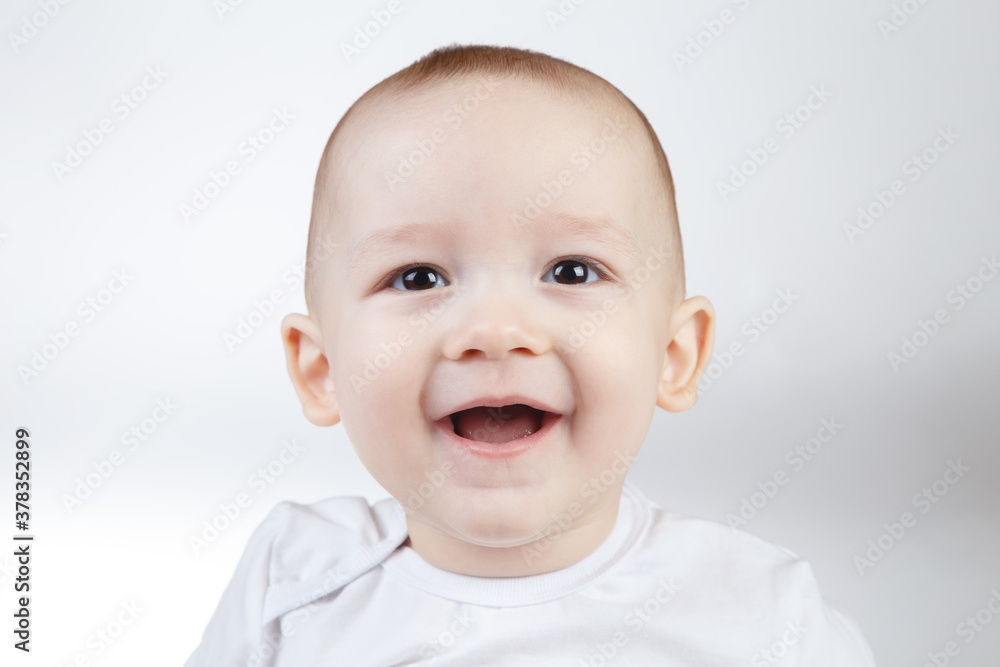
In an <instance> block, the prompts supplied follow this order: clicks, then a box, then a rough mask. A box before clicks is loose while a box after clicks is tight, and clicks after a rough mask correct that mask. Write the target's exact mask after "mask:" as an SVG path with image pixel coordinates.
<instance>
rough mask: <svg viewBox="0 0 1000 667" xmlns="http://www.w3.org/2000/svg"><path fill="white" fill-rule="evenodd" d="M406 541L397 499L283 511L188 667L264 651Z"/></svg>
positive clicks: (249, 554)
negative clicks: (282, 623) (297, 619)
mask: <svg viewBox="0 0 1000 667" xmlns="http://www.w3.org/2000/svg"><path fill="white" fill-rule="evenodd" d="M405 539H406V519H405V515H404V513H403V508H402V506H401V505H399V503H398V501H396V500H395V499H392V498H387V499H385V500H381V501H378V502H376V503H375V504H374V505H369V504H368V502H367V500H365V499H364V498H362V497H353V496H350V497H338V498H328V499H326V500H322V501H319V502H316V503H312V504H308V505H303V504H300V503H294V502H281V503H278V504H277V505H276V506H275V507H274V508H272V509H271V511H270V512H269V513H268V515H267V516H266V517H265V518H264V520H263V521H261V523H260V524H259V525H258V526H257V528H256V529H255V530H254V531H253V534H252V535H251V536H250V539H249V540H248V541H247V545H246V548H245V549H244V551H243V555H242V556H241V557H240V561H239V563H238V564H237V565H236V571H235V572H234V573H233V576H232V578H231V579H230V581H229V585H228V586H227V587H226V590H225V591H224V592H223V595H222V599H221V600H220V601H219V604H218V606H217V607H216V610H215V613H214V614H213V616H212V619H211V620H210V621H209V624H208V626H207V627H206V629H205V632H204V634H203V636H202V640H201V644H200V645H199V646H198V648H197V649H196V651H195V653H194V654H193V655H192V656H191V658H190V659H189V661H188V663H187V665H188V667H201V665H217V664H230V663H231V662H232V660H233V659H234V658H235V657H236V656H240V655H245V654H246V652H247V651H255V650H258V649H259V648H260V647H261V646H263V645H264V644H266V642H267V641H270V639H269V634H268V633H270V634H272V635H273V633H275V632H280V629H279V628H277V622H276V621H277V619H278V618H280V617H281V616H282V615H283V614H285V613H287V612H289V611H292V610H293V609H296V608H298V607H301V606H304V605H306V604H308V603H310V602H312V601H313V600H317V599H319V598H321V597H323V596H325V595H329V594H331V593H333V592H335V591H337V590H339V589H340V588H342V587H343V586H345V585H346V584H348V583H350V582H351V581H353V580H354V579H355V578H357V577H359V576H361V575H362V574H364V573H365V572H366V571H368V570H369V569H371V568H372V567H374V566H375V565H377V564H378V563H379V562H381V560H383V559H384V558H385V557H386V556H387V555H388V554H389V553H391V552H392V551H393V550H394V549H395V548H396V547H397V546H399V544H401V543H402V542H403V541H404V540H405Z"/></svg>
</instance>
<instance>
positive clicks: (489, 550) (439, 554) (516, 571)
mask: <svg viewBox="0 0 1000 667" xmlns="http://www.w3.org/2000/svg"><path fill="white" fill-rule="evenodd" d="M620 495H621V494H620V493H613V492H609V493H606V494H604V497H603V498H601V499H600V500H599V501H598V502H597V503H595V504H594V505H593V506H591V507H590V508H588V510H587V511H586V512H585V513H584V514H582V515H580V516H579V517H577V518H575V519H574V520H573V521H572V523H571V524H569V525H568V526H564V527H559V526H558V525H555V524H553V525H551V526H549V527H547V528H546V529H545V530H543V531H542V532H543V533H544V534H545V535H544V536H543V537H541V538H540V539H535V540H532V541H529V542H526V543H524V544H521V545H518V546H513V547H490V546H483V545H479V544H473V543H471V542H467V541H465V540H463V539H460V538H458V537H455V536H453V535H450V534H448V533H444V532H442V531H441V530H439V529H438V528H436V527H434V526H430V525H428V524H426V523H423V522H421V521H420V520H418V519H415V518H414V517H412V516H410V515H409V514H407V517H406V525H407V529H408V531H409V537H408V538H407V539H406V541H405V542H404V543H403V546H409V547H411V548H413V550H414V551H416V552H417V554H419V555H420V557H421V558H423V559H424V560H425V561H426V562H427V563H429V564H430V565H433V566H434V567H436V568H438V569H441V570H446V571H448V572H454V573H456V574H464V575H468V576H473V577H527V576H531V575H536V574H545V573H547V572H554V571H556V570H561V569H563V568H567V567H569V566H571V565H574V564H576V563H578V562H580V561H581V560H583V559H584V558H586V557H587V556H589V555H590V554H591V553H593V552H594V550H596V549H597V548H598V547H599V546H600V545H601V544H602V543H603V542H604V540H605V539H607V537H608V535H610V534H611V530H612V529H613V528H614V527H615V521H616V519H617V518H618V503H619V499H620Z"/></svg>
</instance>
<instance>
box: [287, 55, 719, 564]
mask: <svg viewBox="0 0 1000 667" xmlns="http://www.w3.org/2000/svg"><path fill="white" fill-rule="evenodd" d="M321 256H322V260H319V261H318V260H317V258H319V257H321ZM306 299H307V303H308V307H309V316H308V317H307V316H305V315H298V314H295V315H289V316H288V317H287V318H286V319H285V321H284V322H283V325H282V335H283V338H284V342H285V348H286V353H287V358H288V368H289V373H290V375H291V378H292V382H293V384H294V386H295V389H296V392H297V393H298V395H299V398H300V399H301V401H302V404H303V411H304V413H305V415H306V417H307V418H308V419H309V420H310V421H311V422H312V423H314V424H317V425H321V426H329V425H333V424H336V423H337V422H339V421H341V420H343V422H344V429H345V431H346V433H347V436H348V438H349V439H350V441H351V443H352V445H353V447H354V449H355V451H356V452H357V454H358V456H359V457H360V459H361V461H362V463H363V464H364V465H365V467H366V468H367V469H368V470H369V471H370V472H371V474H372V475H373V476H374V478H375V479H376V480H377V481H378V482H379V483H380V484H381V485H382V486H383V487H384V488H385V489H386V490H387V491H388V492H389V493H390V494H392V495H393V496H394V497H395V498H397V499H398V500H399V501H400V502H401V503H402V504H403V507H404V508H405V509H406V512H407V524H408V528H409V534H410V544H411V546H412V547H413V548H414V549H416V550H417V552H418V553H419V554H420V555H421V556H422V557H423V558H424V559H425V560H427V561H428V562H430V563H431V564H434V565H437V566H439V567H441V568H443V569H448V570H453V571H456V572H463V573H466V574H477V575H482V576H518V575H525V574H533V573H538V572H546V571H551V570H554V569H559V568H561V567H565V566H567V565H570V564H572V563H573V562H576V561H578V560H579V559H580V558H582V557H583V556H585V555H586V554H587V553H589V552H590V551H592V550H593V549H594V548H596V547H597V546H598V545H599V544H600V542H601V541H602V540H603V539H604V538H605V537H606V536H607V534H608V533H609V532H610V530H611V527H612V526H613V524H614V520H615V517H616V515H617V507H618V500H619V496H620V492H621V487H622V484H623V482H624V478H625V473H626V471H627V469H628V465H629V464H630V463H631V462H632V460H633V459H634V458H635V456H636V454H637V453H638V451H639V448H640V446H641V445H642V443H643V440H644V438H645V436H646V433H647V430H648V428H649V425H650V421H651V419H652V415H653V411H654V409H655V406H657V405H659V406H660V407H662V408H664V409H665V410H668V411H675V412H676V411H681V410H685V409H687V408H689V407H690V406H691V405H693V404H694V402H695V400H696V398H697V393H696V389H695V387H696V385H697V382H698V379H699V377H700V375H701V373H702V372H703V371H704V368H705V366H706V365H707V363H708V361H709V356H710V354H711V346H712V338H713V326H714V324H713V322H714V315H713V312H712V307H711V305H710V304H709V303H708V301H707V300H705V299H704V298H702V297H694V298H690V299H687V300H685V299H684V267H683V261H682V252H681V240H680V233H679V231H678V226H677V214H676V208H675V204H674V192H673V184H672V181H671V176H670V169H669V167H668V164H667V159H666V157H665V155H664V153H663V150H662V149H661V147H660V144H659V141H658V139H657V138H656V135H655V133H654V132H653V130H652V128H651V127H650V125H649V123H648V122H647V121H646V118H645V117H644V116H643V114H642V113H641V112H640V111H639V110H638V109H637V108H636V107H635V106H634V105H633V104H632V103H631V101H629V100H628V98H626V97H625V96H624V95H623V94H622V93H621V92H620V91H618V90H617V89H616V88H615V87H613V86H612V85H611V84H609V83H608V82H606V81H604V80H603V79H601V78H600V77H598V76H596V75H594V74H592V73H590V72H588V71H586V70H583V69H581V68H578V67H576V66H574V65H571V64H569V63H566V62H564V61H561V60H557V59H555V58H551V57H549V56H545V55H542V54H538V53H533V52H528V51H522V50H518V49H506V48H493V47H479V46H476V47H453V48H448V49H442V50H438V51H435V52H433V53H431V54H430V55H428V56H426V57H425V58H423V59H421V60H420V61H418V62H416V63H415V64H413V65H411V66H410V67H407V68H406V69H404V70H402V71H400V72H398V73H397V74H395V75H393V76H391V77H389V78H388V79H386V80H384V81H383V82H381V83H380V84H378V85H377V86H375V87H374V88H372V89H371V90H369V91H368V92H367V93H365V95H363V96H362V97H361V98H360V99H359V100H358V101H357V102H356V103H355V104H354V105H353V106H352V107H351V108H350V110H348V112H347V113H346V114H345V116H344V117H343V118H342V119H341V121H340V123H339V124H338V125H337V127H336V129H335V130H334V132H333V134H332V135H331V137H330V141H329V142H328V144H327V146H326V150H325V152H324V154H323V158H322V161H321V163H320V167H319V173H318V175H317V178H316V191H315V197H314V202H313V213H312V221H311V225H310V231H309V251H308V253H307V274H306Z"/></svg>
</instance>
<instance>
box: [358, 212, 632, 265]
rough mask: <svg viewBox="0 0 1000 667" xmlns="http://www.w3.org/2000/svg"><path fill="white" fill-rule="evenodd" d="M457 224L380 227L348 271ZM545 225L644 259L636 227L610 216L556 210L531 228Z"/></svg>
mask: <svg viewBox="0 0 1000 667" xmlns="http://www.w3.org/2000/svg"><path fill="white" fill-rule="evenodd" d="M453 225H454V223H442V222H410V223H406V224H404V225H400V226H398V227H391V228H388V229H380V230H379V231H377V232H374V233H373V234H371V235H369V236H367V237H365V238H364V239H362V240H361V241H359V242H358V243H356V244H355V245H354V246H353V247H352V248H351V249H350V250H349V251H348V253H347V268H348V271H354V270H355V269H356V268H357V267H358V266H359V265H360V264H362V263H363V262H364V261H365V260H366V259H368V257H369V256H370V255H373V254H379V253H380V252H384V251H385V250H387V249H389V248H392V247H395V246H406V245H413V244H414V243H416V242H419V241H421V240H424V239H427V238H428V237H435V236H443V235H445V234H446V233H447V231H448V230H449V229H450V228H451V227H452V226H453ZM534 226H537V227H542V228H544V229H545V231H547V232H549V233H552V234H560V235H568V236H571V237H575V238H583V239H587V240H590V241H597V242H599V243H601V244H603V245H604V246H605V247H607V248H609V249H611V250H612V251H614V252H617V253H619V254H622V255H625V256H626V257H628V258H630V259H631V260H632V261H635V262H638V261H640V260H641V259H642V252H641V250H640V249H639V242H638V241H637V240H636V237H635V234H633V233H632V230H630V229H628V228H627V227H625V226H623V225H621V224H619V223H618V222H616V221H615V220H613V219H612V218H609V217H607V216H598V217H594V218H591V217H583V216H576V215H568V214H564V213H556V214H551V215H548V216H546V219H545V221H544V222H542V221H540V219H536V220H533V221H531V222H530V224H529V226H528V228H529V229H530V228H531V227H534Z"/></svg>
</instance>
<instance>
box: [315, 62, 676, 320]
mask: <svg viewBox="0 0 1000 667" xmlns="http://www.w3.org/2000/svg"><path fill="white" fill-rule="evenodd" d="M470 75H485V76H490V77H498V78H509V77H515V78H522V79H527V80H529V81H534V82H540V83H543V84H547V85H550V86H553V87H554V88H555V89H556V90H558V91H561V92H566V93H572V94H577V95H582V96H584V97H585V98H587V99H588V100H589V101H594V102H596V103H608V102H610V103H612V104H617V105H618V106H619V107H624V108H625V109H627V110H629V112H631V113H632V114H633V115H634V116H635V117H636V118H638V119H639V121H640V124H641V126H642V127H643V128H644V129H645V131H646V135H647V138H648V140H649V146H650V148H651V149H652V151H653V156H654V159H655V161H656V168H657V171H658V172H659V173H658V180H659V182H660V183H661V184H662V186H663V189H662V194H663V199H664V204H665V210H663V211H662V213H663V215H664V216H665V217H666V218H667V219H666V220H665V221H664V223H665V225H666V231H667V237H668V240H669V245H670V252H671V257H672V258H673V259H674V260H675V262H676V266H675V269H676V273H675V276H677V278H678V285H677V289H678V290H679V294H680V296H681V297H683V295H684V255H683V250H682V246H681V235H680V227H679V225H678V221H677V204H676V200H675V197H674V182H673V177H672V176H671V174H670V164H669V163H668V162H667V156H666V153H664V151H663V147H662V146H661V144H660V140H659V138H658V137H657V136H656V132H655V131H654V130H653V127H652V125H650V123H649V121H648V120H647V119H646V116H645V114H643V113H642V111H640V110H639V108H638V107H637V106H636V105H635V104H634V103H633V102H632V100H630V99H629V98H628V97H627V96H626V95H625V94H624V93H622V92H621V91H620V90H618V88H616V87H615V86H614V85H612V84H611V83H609V82H608V81H606V80H605V79H603V78H601V77H600V76H598V75H596V74H594V73H593V72H591V71H589V70H586V69H584V68H582V67H578V66H577V65H574V64H572V63H570V62H567V61H565V60H561V59H559V58H555V57H553V56H550V55H547V54H544V53H539V52H537V51H530V50H527V49H519V48H513V47H502V46H485V45H467V46H460V45H457V44H456V45H452V46H447V47H443V48H439V49H435V50H434V51H431V52H430V53H428V54H427V55H425V56H423V57H422V58H420V59H419V60H417V61H416V62H414V63H413V64H412V65H410V66H408V67H405V68H403V69H401V70H399V71H398V72H396V73H395V74H392V75H391V76H389V77H387V78H385V79H383V80H382V81H381V82H379V83H378V84H376V85H375V86H373V87H372V88H370V89H369V90H368V91H367V92H365V94H364V95H362V96H361V97H360V98H358V100H357V101H355V102H354V104H352V105H351V107H350V108H349V109H348V110H347V112H345V113H344V115H343V117H342V118H341V119H340V121H339V122H338V123H337V126H336V127H335V128H334V129H333V132H332V133H331V134H330V138H329V140H328V141H327V143H326V148H325V149H324V151H323V157H322V159H321V160H320V165H319V169H318V171H317V174H316V186H315V190H314V192H313V208H312V217H311V220H310V224H309V244H308V248H307V254H306V256H307V267H306V278H305V290H306V301H307V303H308V305H309V309H310V311H311V310H312V306H313V303H314V301H313V298H314V297H313V281H312V280H311V278H310V276H311V275H312V273H314V272H313V271H311V270H310V268H311V267H310V264H313V262H310V261H309V259H308V258H313V257H314V256H315V253H316V252H317V249H318V246H319V244H320V242H319V236H320V232H321V230H322V229H324V228H325V227H326V221H325V217H326V216H327V215H328V213H327V212H328V211H329V209H330V207H329V206H328V201H327V200H326V196H327V193H328V191H329V187H328V180H327V179H328V178H329V177H330V175H329V171H330V169H329V161H330V156H331V154H332V153H333V146H334V145H335V143H336V139H337V136H338V134H339V133H340V132H341V131H342V128H343V127H344V126H345V125H347V124H348V120H349V119H350V118H351V117H352V116H353V115H355V114H357V113H359V109H361V108H363V107H364V106H366V105H368V104H369V103H371V102H373V101H376V100H378V99H380V98H382V97H383V96H386V95H391V94H397V93H400V92H405V91H409V90H413V89H416V88H420V87H423V86H426V85H428V84H432V83H439V82H445V81H448V80H454V79H460V78H465V77H468V76H470ZM313 268H314V267H313Z"/></svg>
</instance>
